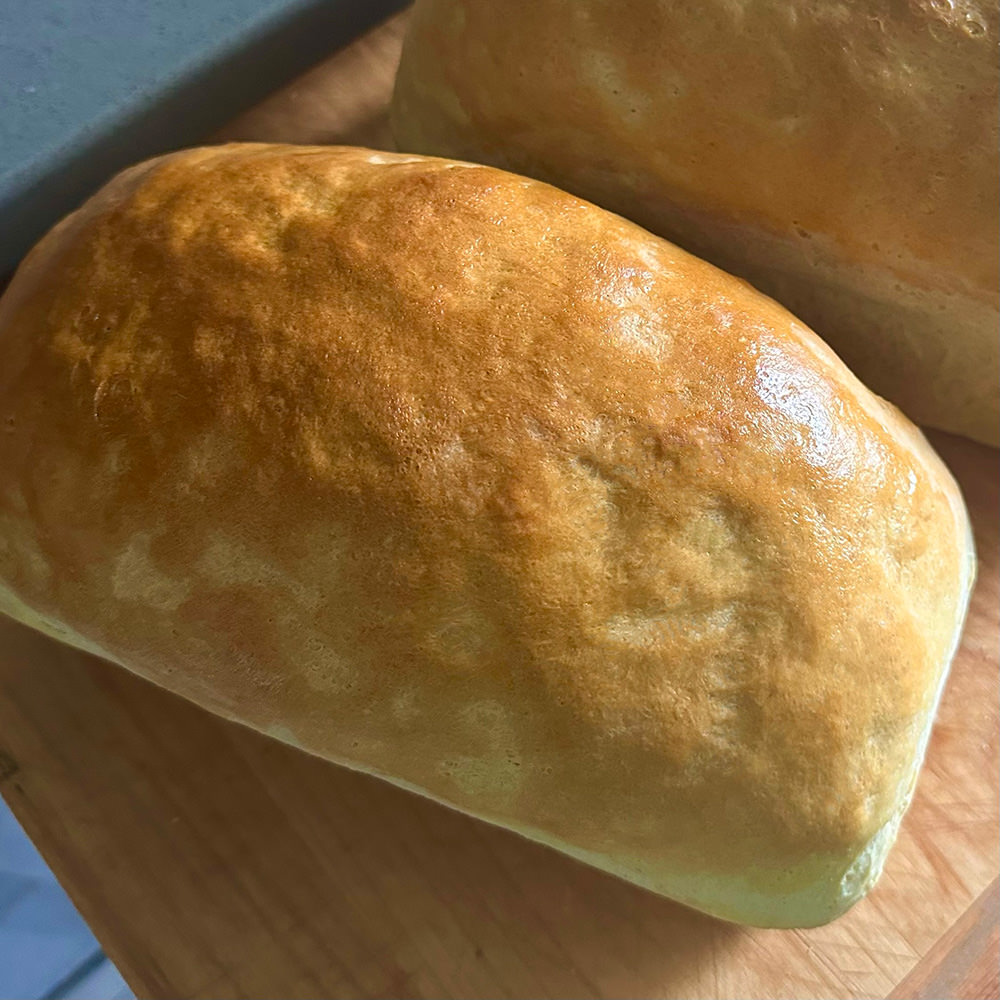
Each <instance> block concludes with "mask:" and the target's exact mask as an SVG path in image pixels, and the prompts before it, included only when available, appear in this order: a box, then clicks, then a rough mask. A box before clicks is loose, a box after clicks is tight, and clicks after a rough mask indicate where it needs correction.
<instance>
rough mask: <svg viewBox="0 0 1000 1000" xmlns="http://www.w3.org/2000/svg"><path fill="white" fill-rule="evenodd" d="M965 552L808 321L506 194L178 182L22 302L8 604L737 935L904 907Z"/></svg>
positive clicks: (901, 438)
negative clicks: (909, 837) (856, 905)
mask: <svg viewBox="0 0 1000 1000" xmlns="http://www.w3.org/2000/svg"><path fill="white" fill-rule="evenodd" d="M972 565H973V557H972V550H971V545H970V540H969V534H968V524H967V521H966V517H965V513H964V509H963V506H962V502H961V498H960V496H959V494H958V491H957V488H956V486H955V484H954V482H953V481H952V480H951V478H950V477H949V475H948V473H947V472H946V470H945V469H944V468H943V466H942V465H941V464H940V462H939V460H938V459H937V458H936V456H935V455H934V454H933V453H932V452H931V451H930V449H929V448H928V447H927V445H926V443H925V442H924V440H923V438H922V437H921V436H920V434H919V433H918V432H917V431H916V430H915V429H914V428H913V427H912V426H911V425H910V424H909V423H908V422H907V421H906V420H905V419H903V418H902V417H901V416H900V415H899V414H898V413H897V412H896V411H894V410H893V409H892V408H891V407H889V406H887V405H885V404H884V403H882V402H881V401H880V400H878V399H877V398H875V397H874V396H872V395H871V394H870V393H868V392H867V390H865V389H864V388H863V387H862V386H861V385H860V383H858V382H857V381H856V380H855V379H854V378H853V376H852V375H851V374H850V373H849V372H848V371H847V370H846V369H845V368H844V367H843V365H841V364H840V362H839V361H838V360H837V359H836V358H835V357H834V355H833V354H832V353H831V352H830V351H829V350H828V349H827V348H826V347H825V346H824V345H823V344H822V343H821V342H820V341H819V340H818V339H817V338H816V337H814V336H813V335H812V334H811V333H810V332H809V331H808V330H807V329H805V328H804V327H802V326H801V325H800V324H799V323H798V322H796V320H795V319H794V318H793V317H792V316H791V315H789V314H788V313H787V312H785V311H784V310H783V309H782V308H780V307H779V306H777V305H776V304H775V303H773V302H772V301H770V300H768V299H766V298H764V297H763V296H761V295H759V294H757V293H756V292H754V291H753V290H752V289H751V288H750V287H749V286H747V285H745V284H744V283H742V282H740V281H738V280H736V279H734V278H731V277H729V276H727V275H725V274H723V273H722V272H720V271H718V270H716V269H715V268H714V267H711V266H710V265H708V264H705V263H703V262H701V261H699V260H697V259H695V258H693V257H691V256H689V255H688V254H686V253H684V252H682V251H680V250H678V249H677V248H676V247H673V246H671V245H670V244H668V243H665V242H663V241H661V240H658V239H656V238H654V237H651V236H649V235H648V234H647V233H645V232H643V231H642V230H640V229H638V228H637V227H635V226H633V225H631V224H630V223H627V222H625V221H624V220H622V219H620V218H619V217H617V216H614V215H611V214H610V213H607V212H604V211H602V210H600V209H597V208H595V207H593V206H592V205H588V204H586V203H584V202H581V201H578V200H577V199H575V198H573V197H571V196H569V195H566V194H563V193H561V192H559V191H557V190H555V189H553V188H550V187H548V186H547V185H544V184H541V183H538V182H535V181H530V180H526V179H523V178H520V177H516V176H513V175H510V174H505V173H502V172H499V171H496V170H493V169H490V168H486V167H479V166H473V165H469V164H460V163H454V162H448V161H442V160H432V159H425V158H421V157H405V156H398V155H392V154H383V153H372V152H369V151H366V150H352V149H336V148H332V149H331V148H306V147H301V148H293V147H275V146H258V145H248V146H229V147H217V148H207V149H201V150H193V151H189V152H184V153H179V154H175V155H172V156H168V157H164V158H161V159H159V160H155V161H151V162H149V163H146V164H143V165H140V166H138V167H136V168H133V169H132V170H130V171H127V172H126V173H125V174H123V175H121V176H119V177H118V178H117V179H115V180H114V181H113V182H112V183H110V184H109V185H108V186H107V187H106V188H105V189H104V190H103V191H102V192H101V193H99V194H98V195H97V196H96V197H95V198H94V199H92V200H91V201H90V202H88V203H87V204H86V205H85V206H84V207H83V208H81V209H80V210H79V211H78V212H77V213H75V214H74V215H73V216H71V217H69V218H68V219H67V220H66V221H64V222H63V223H62V224H61V225H60V226H58V227H57V228H56V229H55V230H54V231H53V232H52V233H51V234H50V235H49V236H48V237H46V239H45V240H43V242H42V243H41V244H40V245H39V246H38V247H37V248H36V249H35V250H34V251H33V253H32V254H31V255H30V256H29V257H28V258H27V260H26V261H25V263H24V264H23V266H22V268H21V270H20V271H19V272H18V274H17V276H16V278H15V279H14V282H13V284H12V285H11V287H10V288H9V290H8V291H7V293H6V295H5V296H4V298H3V299H2V300H0V609H2V610H4V611H6V612H7V613H8V614H12V615H13V616H14V617H16V618H19V619H20V620H22V621H25V622H27V623H28V624H31V625H33V626H35V627H37V628H40V629H42V630H44V631H47V632H49V633H50V634H53V635H55V636H57V637H59V638H62V639H64V640H65V641H68V642H71V643H74V644H76V645H78V646H81V647H83V648H85V649H89V650H91V651H93V652H96V653H98V654H99V655H102V656H105V657H107V658H108V659H111V660H114V661H117V662H118V663H120V664H122V665H124V666H126V667H128V668H129V669H131V670H133V671H135V672H136V673H138V674H141V675H142V676H144V677H147V678H149V679H151V680H153V681H155V682H156V683H158V684H161V685H163V686H165V687H167V688H169V689H170V690H173V691H175V692H178V693H179V694H181V695H184V696H185V697H188V698H190V699H192V700H194V701H195V702H197V703H199V704H200V705H202V706H204V707H206V708H208V709H210V710H212V711H214V712H218V713H220V714H221V715H223V716H226V717H228V718H231V719H237V720H239V721H240V722H243V723H245V724H247V725H250V726H253V727H255V728H257V729H259V730H261V731H264V732H267V733H270V734H272V735H274V736H276V737H278V738H280V739H283V740H286V741H288V742H290V743H293V744H295V745H297V746H300V747H302V748H304V749H306V750H308V751H310V752H312V753H315V754H319V755H321V756H323V757H326V758H328V759H330V760H334V761H337V762H339V763H342V764H346V765H348V766H350V767H355V768H360V769H363V770H366V771H369V772H371V773H373V774H377V775H380V776H382V777H384V778H387V779H388V780H390V781H394V782H396V783H398V784H401V785H404V786H406V787H409V788H413V789H415V790H417V791H419V792H421V793H422V794H425V795H429V796H431V797H433V798H435V799H437V800H439V801H441V802H444V803H447V804H449V805H451V806H453V807H455V808H458V809H461V810H464V811H466V812H468V813H471V814H473V815H475V816H478V817H481V818H483V819H486V820H488V821H490V822H493V823H498V824H501V825H503V826H506V827H508V828H510V829H512V830H516V831H518V832H520V833H523V834H525V835H527V836H529V837H533V838H535V839H537V840H540V841H543V842H545V843H548V844H551V845H553V846H556V847H558V848H559V849H560V850H563V851H565V852H568V853H570V854H572V855H574V856H576V857H578V858H581V859H583V860H585V861H588V862H590V863H592V864H595V865H598V866H600V867H602V868H605V869H607V870H608V871H612V872H615V873H617V874H619V875H621V876H624V877H625V878H629V879H632V880H633V881H635V882H637V883H639V884H641V885H644V886H647V887H649V888H650V889H653V890H655V891H657V892H661V893H664V894H667V895H670V896H672V897H675V898H677V899H679V900H682V901H683V902H686V903H689V904H690V905H692V906H696V907H699V908H701V909H703V910H707V911H708V912H710V913H714V914H717V915H720V916H722V917H725V918H727V919H730V920H739V921H745V922H751V923H758V924H770V925H783V926H788V925H808V924H816V923H821V922H823V921H826V920H829V919H831V918H832V917H834V916H835V915H837V914H838V913H839V912H841V911H842V910H844V909H845V908H846V907H847V906H849V905H850V904H851V903H852V902H853V901H854V900H856V899H857V898H859V896H860V895H862V894H863V893H864V892H865V891H866V889H867V888H868V887H869V886H870V885H871V884H872V882H873V881H874V879H875V878H876V877H877V875H878V872H879V870H880V868H881V865H882V862H883V859H884V857H885V854H886V852H887V851H888V848H889V846H890V844H891V843H892V840H893V837H894V834H895V830H896V827H897V825H898V823H899V820H900V817H901V815H902V813H903V811H904V810H905V808H906V805H907V803H908V801H909V797H910V794H911V791H912V788H913V783H914V781H915V779H916V773H917V769H918V767H919V763H920V759H921V757H922V754H923V748H924V744H925V741H926V738H927V733H928V731H929V728H930V724H931V719H932V716H933V711H934V706H935V703H936V699H937V697H938V693H939V691H940V688H941V685H942V683H943V680H944V677H945V674H946V671H947V667H948V664H949V661H950V658H951V656H952V653H953V650H954V648H955V645H956V642H957V638H958V634H959V631H960V628H961V623H962V619H963V615H964V611H965V606H966V601H967V597H968V590H969V586H970V583H971V576H972Z"/></svg>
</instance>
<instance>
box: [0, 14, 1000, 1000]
mask: <svg viewBox="0 0 1000 1000" xmlns="http://www.w3.org/2000/svg"><path fill="white" fill-rule="evenodd" d="M401 24H402V22H401V21H400V20H398V19H397V20H395V21H393V22H390V23H389V24H388V25H386V26H384V27H383V28H381V29H379V30H378V31H377V32H375V33H374V34H372V35H370V36H368V37H367V38H365V39H362V40H360V41H358V42H357V43H355V44H354V45H353V46H352V47H351V48H350V49H348V50H346V51H344V52H342V53H340V54H339V55H337V56H336V57H335V58H333V59H331V60H330V61H329V62H328V63H326V64H324V65H323V66H321V67H319V68H317V69H316V70H314V71H312V72H311V73H309V74H308V75H307V76H306V77H304V78H303V79H301V80H300V81H298V83H296V84H295V85H293V86H291V87H289V88H288V89H286V90H285V91H283V92H282V93H280V94H278V95H276V96H274V97H273V98H271V99H270V100H269V101H267V102H266V104H265V105H263V106H261V107H259V108H257V109H255V110H254V111H253V112H251V113H249V114H247V115H245V116H243V117H242V118H241V119H240V120H239V121H237V122H234V123H233V124H232V125H231V127H229V128H227V129H226V132H225V137H226V138H240V139H281V140H288V141H305V142H361V143H366V144H370V145H375V146H384V145H386V144H387V143H388V136H387V132H386V129H385V108H386V102H387V99H388V94H389V89H390V85H391V79H392V73H393V70H394V66H395V60H396V58H397V56H398V46H399V40H400V29H401ZM932 440H933V441H934V443H935V445H936V446H937V447H938V448H939V449H940V451H941V452H942V453H943V454H944V456H945V458H946V459H947V461H948V462H949V463H950V464H951V467H952V469H953V470H954V471H955V474H956V475H957V476H958V478H959V480H960V481H961V483H962V486H963V488H964V490H965V495H966V497H967V500H968V502H969V505H970V508H971V511H972V514H973V519H974V521H975V527H976V534H977V541H978V546H979V552H980V558H981V568H980V576H979V583H978V587H977V589H976V593H975V596H974V599H973V605H972V612H971V615H970V619H969V623H968V628H967V630H966V635H965V641H964V643H963V645H962V648H961V651H960V653H959V655H958V658H957V660H956V662H955V665H954V669H953V673H952V677H951V680H950V682H949V685H948V688H947V691H946V694H945V697H944V701H943V704H942V706H941V710H940V715H939V721H938V724H937V726H936V728H935V731H934V737H933V740H932V742H931V746H930V750H929V753H928V759H927V765H926V768H925V770H924V772H923V776H922V778H921V780H920V785H919V789H918V793H917V797H916V801H915V802H914V805H913V808H912V810H911V811H910V813H909V815H908V817H907V819H906V821H905V823H904V825H903V829H902V832H901V834H900V838H899V842H898V844H897V846H896V848H895V850H894V852H893V853H892V855H891V857H890V859H889V863H888V866H887V869H886V873H885V875H884V877H883V879H882V881H881V883H880V884H879V886H878V888H877V890H876V891H875V892H874V893H873V894H872V895H871V896H870V897H869V898H868V899H867V900H865V901H863V902H862V903H860V904H859V905H858V906H857V907H855V909H854V910H852V911H851V912H850V913H849V914H848V915H847V916H846V917H844V918H842V919H841V920H839V921H837V922H836V923H834V924H832V925H831V926H829V927H824V928H820V929H817V930H811V931H758V930H746V929H741V928H737V927H734V926H731V925H728V924H723V923H720V922H718V921H715V920H711V919H709V918H707V917H703V916H700V915H699V914H696V913H694V912H692V911H690V910H686V909H684V908H683V907H681V906H678V905H675V904H673V903H670V902H668V901H667V900H664V899H660V898H658V897H656V896H653V895H652V894H650V893H647V892H644V891H642V890H640V889H637V888H635V887H633V886H630V885H627V884H626V883H624V882H620V881H618V880H616V879H614V878H612V877H610V876H608V875H604V874H602V873H599V872H597V871H594V870H591V869H589V868H586V867H584V866H582V865H580V864H577V863H575V862H573V861H570V860H569V859H567V858H565V857H563V856H561V855H558V854H556V853H554V852H552V851H550V850H548V849H546V848H543V847H540V846H538V845H536V844H532V843H528V842H527V841H524V840H521V839H520V838H518V837H516V836H514V835H513V834H510V833H507V832H505V831H501V830H497V829H494V828H491V827H489V826H486V825H484V824H482V823H478V822H476V821H474V820H471V819H468V818H467V817H464V816H461V815H459V814H457V813H454V812H451V811H449V810H447V809H445V808H442V807H440V806H437V805H434V804H433V803H430V802H428V801H425V800H423V799H420V798H418V797H417V796H414V795H410V794H408V793H406V792H403V791H400V790H398V789H396V788H392V787H389V786H388V785H385V784H383V783H380V782H378V781H376V780H375V779H373V778H370V777H366V776H364V775H359V774H354V773H351V772H349V771H346V770H343V769H340V768H337V767H334V766H332V765H329V764H326V763H324V762H322V761H320V760H317V759H315V758H311V757H308V756H306V755H304V754H302V753H299V752H297V751H295V750H292V749H290V748H288V747H285V746H282V745H280V744H278V743H275V742H272V741H270V740H268V739H266V738H265V737H262V736H259V735H257V734H256V733H253V732H250V731H248V730H245V729H242V728H241V727H239V726H235V725H232V724H230V723H226V722H223V721H221V720H219V719H216V718H214V717H212V716H210V715H208V714H206V713H205V712H202V711H200V710H199V709H197V708H195V707H194V706H192V705H189V704H187V703H185V702H182V701H180V700H179V699H177V698H175V697H173V696H171V695H169V694H166V693H165V692H163V691H160V690H158V689H157V688H154V687H152V686H151V685H149V684H147V683H145V682H143V681H141V680H138V679H136V678H135V677H132V676H131V675H129V674H128V673H126V672H125V671H124V670H121V669H119V668H115V667H112V666H109V665H107V664H105V663H102V662H100V661H98V660H95V659H93V658H91V657H88V656H85V655H84V654H82V653H77V652H74V651H72V650H69V649H65V648H62V647H60V646H58V645H56V644H54V643H53V642H51V641H49V640H47V639H45V638H43V637H42V636H39V635H36V634H33V633H31V632H29V631H27V630H26V629H23V628H21V627H20V626H17V625H14V624H13V623H10V622H6V621H5V622H2V623H0V790H2V792H3V795H4V797H5V798H6V799H7V801H8V802H9V803H10V805H11V807H12V808H13V810H14V812H15V813H16V814H17V816H18V818H19V819H20V820H21V822H22V823H23V825H24V827H25V828H26V830H27V831H28V833H29V834H30V835H31V837H32V839H33V840H34V841H35V843H36V844H37V845H38V846H39V848H40V849H41V851H42V853H43V854H44V855H45V857H46V859H47V860H48V862H49V863H50V864H51V866H52V867H53V869H54V870H55V872H56V874H57V875H58V876H59V878H60V880H61V881H62V882H63V884H64V885H65V886H66V888H67V889H68V891H69V892H70V894H71V896H72V897H73V899H74V900H75V901H76V903H77V905H78V906H79V908H80V910H81V911H82V913H83V915H84V916H85V917H86V918H87V920H88V921H89V922H90V924H91V926H92V927H93V928H94V931H95V932H96V934H97V936H98V937H99V938H100V940H101V942H102V943H103V945H104V946H105V948H106V950H107V952H108V954H109V955H110V957H111V958H112V959H113V960H114V961H115V962H116V963H117V964H118V966H119V968H120V969H121V970H122V973H123V974H124V975H125V977H126V978H127V979H128V981H129V983H130V984H131V985H132V987H133V988H134V989H135V991H136V992H137V994H138V995H139V996H141V997H162V998H170V1000H178V998H183V997H205V998H217V1000H221V998H226V997H321V996H322V997H372V998H374V997H387V998H390V997H391V998H404V997H465V998H473V997H477V998H478V997H484V998H485V997H491V998H492V997H533V998H534V997H567V998H569V997H572V998H586V997H608V998H610V997H623V998H624V997H629V998H644V997H650V998H652V997H657V998H667V997H706V998H708V997H711V998H722V997H726V998H748V997H755V998H756V997H759V998H772V997H774V998H777V997H787V998H806V997H852V998H853V997H908V998H917V997H921V998H923V997H926V998H944V997H976V998H987V997H997V995H998V981H997V962H998V949H1000V941H998V906H1000V882H998V857H997V839H998V820H997V810H998V701H997V695H998V680H997V664H998V652H997V635H998V566H997V563H998V559H997V545H998V537H997V535H998V523H997V522H998V517H997V513H998V495H997V494H998V490H997V483H998V476H997V458H998V455H997V452H995V451H992V450H990V449H987V448H984V447H981V446H978V445H974V444H971V443H969V442H967V441H962V440H959V439H956V438H951V437H948V436H946V435H942V434H935V435H933V436H932Z"/></svg>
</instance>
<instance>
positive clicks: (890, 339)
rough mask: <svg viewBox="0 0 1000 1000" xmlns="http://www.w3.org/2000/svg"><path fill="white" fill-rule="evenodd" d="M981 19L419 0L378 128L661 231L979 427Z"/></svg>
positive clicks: (872, 9)
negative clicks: (545, 184)
mask: <svg viewBox="0 0 1000 1000" xmlns="http://www.w3.org/2000/svg"><path fill="white" fill-rule="evenodd" d="M997 28H998V8H997V4H996V3H995V2H994V0H990V2H986V0H961V2H953V0H911V2H896V0H892V2H890V0H854V2H851V3H844V2H831V0H820V2H818V3H817V2H807V0H780V2H777V0H740V2H738V3H732V2H730V0H705V2H701V3H678V2H673V3H664V2H662V0H614V2H609V0H506V2H504V3H496V2H493V0H417V4H416V9H415V11H414V14H413V19H412V21H411V23H410V29H409V37H408V38H407V41H406V44H405V47H404V50H403V59H402V63H401V66H400V70H399V76H398V80H397V85H396V95H395V107H394V113H393V129H394V132H395V135H396V139H397V142H398V145H399V147H400V148H401V149H405V150H409V151H412V152H415V153H433V154H436V155H441V156H454V157H458V158H460V159H469V160H477V161H479V162H485V163H491V164H493V165H494V166H500V167H505V168H507V169H510V170H514V171H517V172H518V173H523V174H527V175H529V176H532V177H538V178H540V179H542V180H546V181H550V182H552V183H555V184H557V185H558V186H560V187H562V188H564V189H566V190H568V191H572V192H573V193H574V194H577V195H580V196H581V197H584V198H588V199H590V200H592V201H594V202H596V203H597V204H599V205H602V206H603V207H605V208H608V209H611V210H613V211H616V212H620V213H622V214H623V215H625V216H626V217H628V218H631V219H633V220H634V221H636V222H638V223H640V224H641V225H643V226H645V227H646V228H647V229H650V230H652V231H653V232H656V233H659V234H660V235H661V236H665V237H666V238H668V239H671V240H675V241H676V242H678V243H679V244H680V245H681V246H683V247H685V249H688V250H690V251H692V252H693V253H696V254H699V255H700V256H703V257H705V258H706V259H708V260H710V261H712V262H713V263H715V264H718V265H719V266H720V267H723V268H725V269H726V270H728V271H731V272H733V273H734V274H738V275H741V276H742V277H744V278H747V279H748V280H750V281H752V282H753V283H754V285H755V286H757V287H758V288H760V289H761V290H762V291H764V292H766V293H767V294H768V295H772V296H774V297H775V298H776V299H777V300H778V301H779V302H781V303H782V304H784V305H785V306H787V307H788V308H789V309H791V310H792V312H793V313H795V314H796V315H797V316H799V317H800V318H801V319H802V320H803V321H804V322H806V323H808V324H809V325H810V326H812V328H813V329H814V330H816V332H817V333H819V334H820V336H822V337H823V339H824V340H826V341H827V342H828V343H829V344H830V345H831V346H832V347H833V348H834V350H836V351H837V353H838V354H839V355H840V357H841V358H842V359H843V360H844V361H845V362H846V363H847V365H848V366H849V367H850V368H851V369H852V370H853V371H854V372H855V373H856V374H857V375H858V376H859V377H860V378H861V379H862V380H863V381H864V382H865V383H866V384H867V385H869V386H870V387H871V388H873V389H874V390H875V391H876V392H878V393H880V394H882V395H884V396H886V397H887V398H889V399H891V400H892V401H893V402H895V403H897V404H898V405H899V406H900V407H902V409H903V410H904V411H905V412H906V413H907V414H908V415H909V416H910V417H911V418H912V419H914V420H917V421H918V422H921V423H926V424H931V425H933V426H937V427H943V428H945V429H947V430H951V431H957V432H959V433H962V434H966V435H969V436H971V437H974V438H976V439H978V440H980V441H984V442H986V443H989V444H994V445H995V444H997V443H1000V388H998V386H1000V361H998V341H1000V338H998V333H997V331H998V328H1000V317H998V311H997V282H998V259H997V245H998V244H997V231H998V211H997V204H998V171H997V149H998V139H997V100H998V98H997V80H998V75H1000V74H998V72H997V42H998V30H997Z"/></svg>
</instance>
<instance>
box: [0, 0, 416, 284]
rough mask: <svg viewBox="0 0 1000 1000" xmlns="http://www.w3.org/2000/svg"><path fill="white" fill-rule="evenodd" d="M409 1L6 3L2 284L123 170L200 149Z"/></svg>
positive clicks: (1, 13)
mask: <svg viewBox="0 0 1000 1000" xmlns="http://www.w3.org/2000/svg"><path fill="white" fill-rule="evenodd" d="M402 6H403V0H0V276H2V275H3V274H4V273H6V272H7V271H9V270H11V269H12V268H13V266H14V265H15V264H16V262H17V260H18V259H19V258H20V257H21V255H22V254H23V253H24V252H25V251H26V250H27V249H28V248H29V247H30V246H31V244H32V243H33V242H34V241H35V240H36V239H37V238H38V237H39V236H40V235H41V234H42V232H44V230H45V229H46V228H48V226H50V225H51V224H52V223H53V222H55V221H56V220H57V219H58V218H59V217H60V216H61V215H63V214H65V213H66V212H67V211H70V210H71V209H72V208H74V207H76V205H77V204H79V202H80V201H81V200H82V199H83V198H84V197H85V196H86V195H87V194H89V193H91V192H92V191H93V190H94V189H95V188H96V187H98V186H100V184H101V183H102V182H103V181H104V180H106V179H107V178H108V177H109V176H110V175H111V174H112V173H113V172H115V171H116V170H118V169H120V168H121V167H123V166H126V165H127V164H129V163H131V162H134V161H136V160H139V159H142V158H144V157H146V156H151V155H154V154H156V153H159V152H164V151H166V150H169V149H175V148H177V147H179V146H184V145H188V144H191V143H194V142H197V141H198V140H199V139H200V138H202V137H203V136H205V135H207V134H208V133H209V132H210V131H211V130H212V129H213V128H214V127H217V126H218V125H220V124H221V123H222V122H223V121H224V120H225V119H226V118H228V117H231V116H232V115H234V114H235V113H236V112H238V111H239V110H240V109H241V108H243V107H245V106H247V105H249V104H251V103H253V102H254V101H256V100H259V99H260V98H262V97H264V96H265V95H266V94H267V93H269V92H270V91H271V90H273V89H275V88H276V87H278V86H280V85H281V84H282V83H284V82H285V81H287V80H288V79H290V78H291V77H292V76H293V75H295V74H296V73H298V72H301V71H302V70H304V69H305V68H307V67H308V66H309V65H311V64H312V63H314V62H316V61H318V60H319V59H321V58H322V57H323V56H325V55H326V54H328V53H330V52H332V51H333V50H335V49H336V48H338V47H340V46H341V45H344V44H345V43H346V42H348V41H350V39H351V38H353V37H354V36H356V35H358V34H360V33H361V32H362V31H364V30H365V29H366V28H368V27H370V26H371V25H373V24H374V23H376V22H377V21H378V20H380V19H382V18H383V17H385V16H387V15H388V14H390V13H392V12H393V11H394V10H397V9H399V8H400V7H402Z"/></svg>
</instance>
